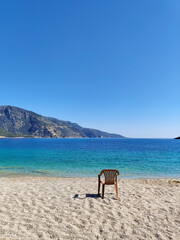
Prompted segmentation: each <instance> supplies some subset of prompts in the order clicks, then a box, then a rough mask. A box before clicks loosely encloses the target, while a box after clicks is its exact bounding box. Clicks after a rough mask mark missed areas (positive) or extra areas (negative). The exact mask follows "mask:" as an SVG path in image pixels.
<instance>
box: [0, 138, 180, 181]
mask: <svg viewBox="0 0 180 240" xmlns="http://www.w3.org/2000/svg"><path fill="white" fill-rule="evenodd" d="M104 168H115V169H118V170H119V171H120V175H121V177H122V178H139V177H176V178H180V140H174V139H0V176H12V175H16V174H17V175H34V176H50V177H52V176H56V177H96V176H97V174H98V173H99V172H100V171H101V170H102V169H104Z"/></svg>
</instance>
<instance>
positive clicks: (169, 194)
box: [0, 177, 180, 240]
mask: <svg viewBox="0 0 180 240" xmlns="http://www.w3.org/2000/svg"><path fill="white" fill-rule="evenodd" d="M0 185H1V193H0V206H1V208H0V239H1V240H2V239H3V240H9V239H13V240H17V239H19V240H31V239H33V240H36V239H44V240H48V239H63V240H66V239H68V240H69V239H73V240H75V239H78V240H79V239H83V240H86V239H91V240H93V239H107V240H109V239H113V240H115V239H128V240H131V239H132V240H136V239H165V240H166V239H172V240H178V239H179V236H180V183H179V181H178V180H177V181H173V180H170V179H159V180H156V179H139V180H138V179H137V180H129V179H127V180H121V179H120V180H119V182H118V189H119V199H116V197H115V191H114V187H113V186H107V187H106V189H105V198H104V199H101V198H100V197H98V195H97V179H93V178H89V179H88V178H74V179H70V178H67V179H64V178H38V177H36V178H35V177H12V178H0Z"/></svg>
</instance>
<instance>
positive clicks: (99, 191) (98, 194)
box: [98, 181, 101, 195]
mask: <svg viewBox="0 0 180 240" xmlns="http://www.w3.org/2000/svg"><path fill="white" fill-rule="evenodd" d="M100 184H101V183H100V181H98V195H99V194H100V187H101V185H100Z"/></svg>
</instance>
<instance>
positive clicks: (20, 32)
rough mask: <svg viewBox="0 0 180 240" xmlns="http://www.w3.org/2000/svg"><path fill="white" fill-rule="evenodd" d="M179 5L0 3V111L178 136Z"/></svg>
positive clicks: (68, 0) (70, 0)
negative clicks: (28, 112)
mask: <svg viewBox="0 0 180 240" xmlns="http://www.w3.org/2000/svg"><path fill="white" fill-rule="evenodd" d="M179 12H180V1H179V0H172V1H170V0H151V1H144V0H117V1H116V0H113V1H110V0H86V1H84V0H76V1H75V0H53V1H51V0H38V1H37V0H27V1H24V0H17V1H14V0H11V1H10V0H1V1H0V88H1V92H0V105H14V106H19V107H22V108H25V109H29V110H32V111H35V112H37V113H39V114H42V115H45V116H52V117H56V118H59V119H63V120H70V121H72V122H76V123H78V124H80V125H82V126H84V127H92V128H97V129H100V130H104V131H108V132H113V133H119V134H122V135H124V136H128V137H163V138H164V137H167V138H168V137H175V136H178V135H180V94H179V92H180V14H179Z"/></svg>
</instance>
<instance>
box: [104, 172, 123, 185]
mask: <svg viewBox="0 0 180 240" xmlns="http://www.w3.org/2000/svg"><path fill="white" fill-rule="evenodd" d="M102 174H104V177H105V183H108V184H113V183H114V181H115V180H117V175H119V171H118V170H116V169H104V170H102V171H101V173H100V175H102Z"/></svg>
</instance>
